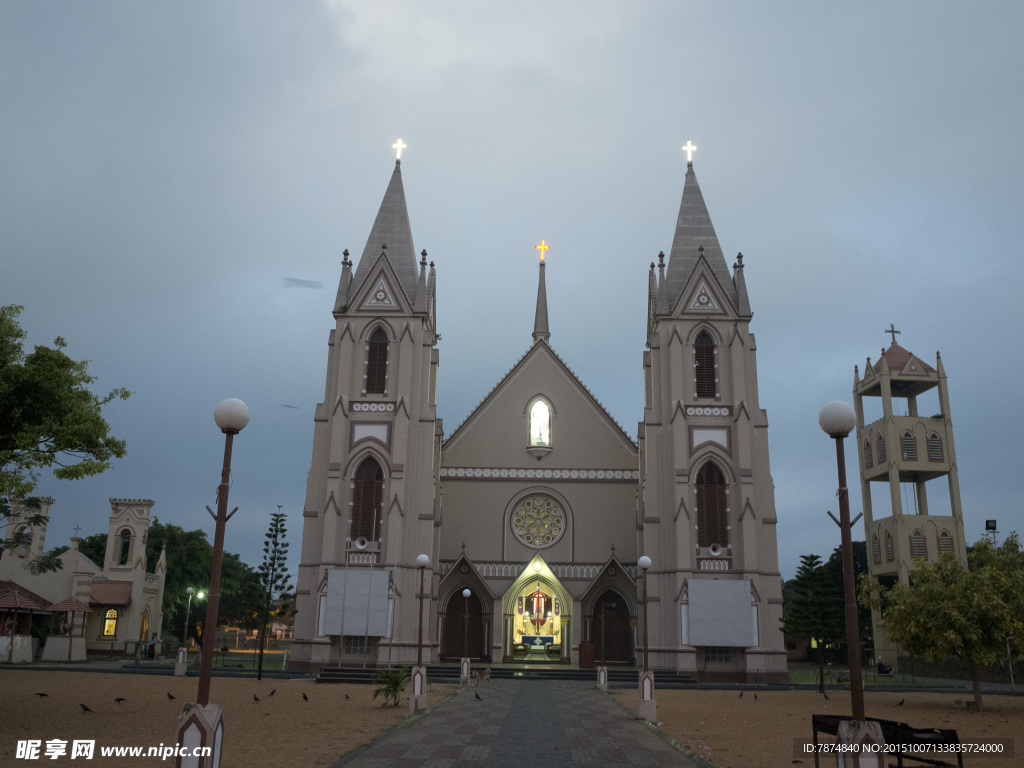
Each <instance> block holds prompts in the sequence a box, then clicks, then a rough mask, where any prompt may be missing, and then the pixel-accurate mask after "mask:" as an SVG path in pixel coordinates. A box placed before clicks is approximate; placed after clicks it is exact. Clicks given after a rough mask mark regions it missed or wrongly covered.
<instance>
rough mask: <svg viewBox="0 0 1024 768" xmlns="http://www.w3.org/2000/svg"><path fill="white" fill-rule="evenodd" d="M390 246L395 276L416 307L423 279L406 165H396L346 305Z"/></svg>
mask: <svg viewBox="0 0 1024 768" xmlns="http://www.w3.org/2000/svg"><path fill="white" fill-rule="evenodd" d="M385 244H387V256H388V259H389V260H390V261H391V265H392V267H394V270H395V274H397V275H398V280H399V282H400V283H401V284H402V290H404V291H405V295H406V298H408V299H409V303H413V302H414V300H415V297H416V283H417V279H418V277H419V270H418V269H417V268H416V249H415V248H414V247H413V244H412V227H411V226H410V224H409V211H408V209H407V208H406V205H405V189H404V188H403V187H402V161H401V160H397V161H395V170H394V173H392V174H391V182H390V183H389V184H388V189H387V191H386V192H385V193H384V199H383V200H382V201H381V204H380V210H379V211H377V218H376V219H375V220H374V222H373V228H372V229H371V230H370V236H369V238H367V240H366V247H365V248H363V255H362V256H361V257H360V258H359V265H358V266H357V267H356V273H355V276H354V277H353V279H352V282H351V284H350V286H349V290H348V296H347V298H346V301H345V303H346V304H348V303H349V301H351V299H352V294H353V293H355V292H356V291H357V290H359V287H360V286H361V285H362V284H363V281H364V280H366V276H367V275H368V274H369V272H370V269H371V268H372V267H373V265H374V264H376V263H377V258H378V256H379V255H380V252H381V250H382V248H381V246H383V245H385Z"/></svg>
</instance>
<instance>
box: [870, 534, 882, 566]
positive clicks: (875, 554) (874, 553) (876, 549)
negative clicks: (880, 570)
mask: <svg viewBox="0 0 1024 768" xmlns="http://www.w3.org/2000/svg"><path fill="white" fill-rule="evenodd" d="M871 559H872V560H874V561H875V565H878V564H879V563H881V562H882V544H881V543H880V542H879V541H878V534H877V533H876V534H873V535H872V536H871Z"/></svg>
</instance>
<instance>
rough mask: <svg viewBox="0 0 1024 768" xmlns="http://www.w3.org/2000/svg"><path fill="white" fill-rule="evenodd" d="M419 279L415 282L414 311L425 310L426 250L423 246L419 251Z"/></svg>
mask: <svg viewBox="0 0 1024 768" xmlns="http://www.w3.org/2000/svg"><path fill="white" fill-rule="evenodd" d="M420 257H421V258H420V279H419V282H417V283H416V305H415V306H414V307H413V311H414V312H426V311H427V251H426V249H425V248H424V249H423V251H422V253H420Z"/></svg>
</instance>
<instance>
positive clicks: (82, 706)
mask: <svg viewBox="0 0 1024 768" xmlns="http://www.w3.org/2000/svg"><path fill="white" fill-rule="evenodd" d="M78 706H80V707H81V708H82V711H83V712H92V710H91V709H89V708H88V707H87V706H85V704H79V705H78Z"/></svg>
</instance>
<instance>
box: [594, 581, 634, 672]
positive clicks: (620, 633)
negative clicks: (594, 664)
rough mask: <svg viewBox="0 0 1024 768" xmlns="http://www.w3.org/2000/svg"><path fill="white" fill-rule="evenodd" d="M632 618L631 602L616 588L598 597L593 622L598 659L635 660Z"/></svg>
mask: <svg viewBox="0 0 1024 768" xmlns="http://www.w3.org/2000/svg"><path fill="white" fill-rule="evenodd" d="M631 618H632V617H631V616H630V613H629V603H628V602H626V598H625V597H623V596H622V595H620V594H619V593H618V592H616V591H615V590H614V589H609V590H607V591H606V592H604V593H603V594H602V595H601V596H600V597H599V598H597V601H596V602H595V603H594V624H593V627H594V628H593V636H594V646H595V650H596V652H597V661H627V662H632V661H633V658H634V649H633V629H632V627H631V626H630V619H631Z"/></svg>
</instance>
